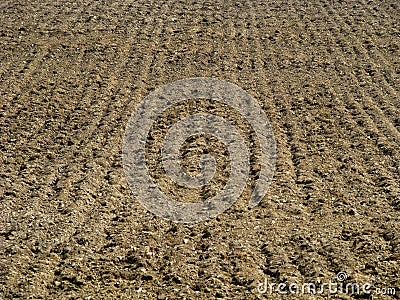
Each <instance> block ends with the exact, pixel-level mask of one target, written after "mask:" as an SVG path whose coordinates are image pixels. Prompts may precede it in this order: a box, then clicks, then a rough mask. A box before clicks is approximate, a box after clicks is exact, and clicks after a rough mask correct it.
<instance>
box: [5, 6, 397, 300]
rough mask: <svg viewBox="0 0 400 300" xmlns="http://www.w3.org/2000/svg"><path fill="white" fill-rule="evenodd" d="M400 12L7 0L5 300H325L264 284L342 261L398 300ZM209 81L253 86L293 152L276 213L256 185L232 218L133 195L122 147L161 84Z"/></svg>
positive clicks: (283, 163)
mask: <svg viewBox="0 0 400 300" xmlns="http://www.w3.org/2000/svg"><path fill="white" fill-rule="evenodd" d="M399 10H400V4H399V3H398V1H396V0H387V1H382V2H377V1H366V0H354V1H353V0H352V1H337V0H333V1H331V0H322V1H318V2H317V1H294V0H292V1H239V2H238V1H223V2H222V1H208V0H207V1H193V0H189V1H182V0H181V1H170V2H166V1H127V0H121V1H115V2H111V1H74V2H72V1H59V0H58V1H22V2H18V1H2V2H1V3H0V47H1V50H0V56H1V59H0V61H1V64H0V105H1V108H0V147H1V165H0V176H1V178H0V211H1V212H0V247H1V248H0V299H185V298H186V299H207V298H208V299H215V298H223V299H261V298H283V299H290V298H291V297H292V298H302V297H303V298H306V299H313V298H315V299H323V298H324V297H325V296H318V295H306V296H304V295H303V296H302V295H297V296H296V295H295V296H291V295H286V296H285V295H279V294H273V295H268V294H267V295H262V294H259V293H258V292H257V284H258V283H260V282H263V281H264V278H267V279H268V280H269V281H270V282H275V283H279V282H284V283H292V282H297V283H304V282H318V281H319V282H329V280H332V279H334V278H335V277H336V274H337V273H338V272H339V271H344V272H346V273H347V274H348V275H349V278H348V280H347V281H348V282H358V283H365V282H369V283H371V284H373V285H374V286H375V287H386V288H388V287H394V288H396V289H397V294H396V295H395V296H380V298H382V299H392V298H396V299H399V298H400V294H399V293H400V279H399V278H400V274H399V273H400V265H399V260H400V225H399V216H400V186H399V182H400V149H399V144H400V98H399V95H400V59H399V58H400V26H399V24H400V18H399V15H400V14H399ZM197 76H201V77H217V78H221V79H224V80H226V81H230V82H232V83H235V84H237V85H239V86H240V87H242V88H243V89H245V90H246V91H247V92H249V93H250V94H251V95H252V96H253V97H254V98H255V99H256V100H257V101H258V102H259V104H260V105H261V106H262V107H263V109H264V111H265V113H266V114H267V115H268V118H269V120H270V122H271V125H272V127H273V130H274V132H275V136H276V140H277V147H278V155H279V157H278V162H277V169H276V173H275V177H274V181H273V183H272V185H271V187H270V189H269V191H268V193H267V196H266V197H265V199H264V200H263V201H262V203H261V205H260V206H258V207H256V208H254V209H252V210H248V209H247V208H246V203H247V202H248V200H249V195H250V193H251V186H249V187H248V189H246V191H245V192H244V193H243V195H242V197H241V198H240V199H239V201H238V202H237V203H236V204H235V205H234V206H233V207H232V208H231V209H230V210H229V211H227V212H225V213H223V214H221V215H220V216H219V217H217V218H216V219H213V220H210V221H208V222H204V223H200V224H193V225H180V224H174V223H172V222H169V221H166V220H163V219H160V218H158V217H156V216H154V215H152V214H151V213H149V212H147V211H146V210H145V209H144V208H143V207H142V206H141V205H140V203H139V202H138V201H137V199H135V198H133V196H132V195H131V193H130V190H129V188H128V185H127V182H126V181H125V177H124V173H123V169H122V161H121V145H122V139H123V134H124V129H125V125H126V123H127V121H128V118H129V116H130V114H131V113H132V112H133V111H134V109H135V107H136V106H137V105H138V103H140V101H141V100H142V99H143V98H144V97H145V96H146V95H147V94H148V93H149V92H150V91H151V90H154V89H155V88H157V87H160V86H162V85H164V84H166V83H170V82H172V81H174V80H177V79H181V78H188V77H197ZM197 143H198V144H197V145H198V146H201V145H206V144H207V142H206V141H204V140H201V139H200V140H199V141H197ZM216 143H217V142H216ZM189 146H190V145H189ZM192 146H193V145H191V146H190V147H192ZM215 151H216V153H217V154H218V155H221V154H223V151H221V149H217V150H215ZM190 159H191V158H190V157H189V158H188V160H189V162H190ZM188 168H190V166H189V167H188ZM220 171H221V172H220V173H219V176H222V179H221V180H222V181H223V180H224V179H223V177H224V176H227V175H226V174H224V172H223V168H222V167H221V170H220ZM167 187H168V186H167ZM198 197H202V194H201V193H200V194H199V195H198ZM354 297H355V295H332V298H341V299H347V298H354ZM362 297H364V298H366V299H368V298H369V297H370V296H368V295H363V296H362ZM374 299H379V297H378V296H376V297H375V298H374Z"/></svg>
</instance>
